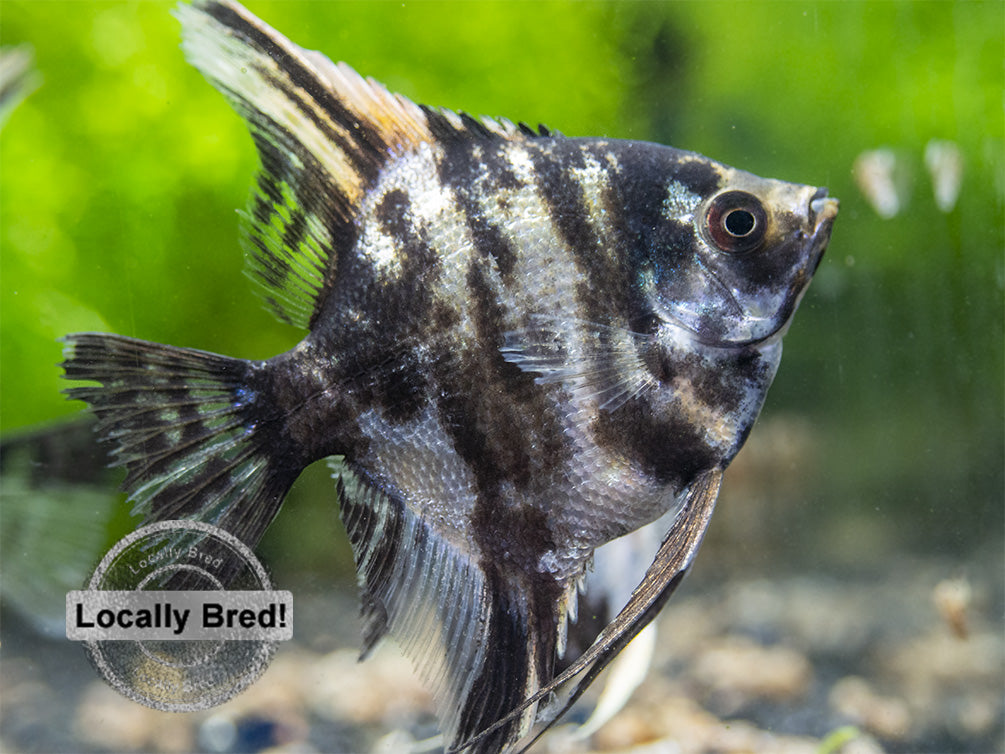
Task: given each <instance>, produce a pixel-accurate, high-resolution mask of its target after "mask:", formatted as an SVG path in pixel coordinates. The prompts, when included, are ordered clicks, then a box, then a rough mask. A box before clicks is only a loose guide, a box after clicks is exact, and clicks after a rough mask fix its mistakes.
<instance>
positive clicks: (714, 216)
mask: <svg viewBox="0 0 1005 754" xmlns="http://www.w3.org/2000/svg"><path fill="white" fill-rule="evenodd" d="M705 225H706V228H707V230H708V235H709V237H710V238H711V240H712V243H714V244H715V245H716V246H717V247H719V249H721V250H722V251H726V252H729V253H731V254H739V253H742V252H746V251H752V250H753V249H756V248H757V247H758V246H759V245H760V244H761V241H763V240H764V234H765V232H766V231H767V229H768V215H767V213H766V212H765V211H764V206H763V205H762V204H761V202H760V200H759V199H758V198H757V197H756V196H754V195H753V194H748V193H747V192H746V191H726V192H725V193H722V194H719V195H718V196H717V197H715V198H714V199H713V200H712V202H711V204H709V206H708V211H707V212H706V213H705Z"/></svg>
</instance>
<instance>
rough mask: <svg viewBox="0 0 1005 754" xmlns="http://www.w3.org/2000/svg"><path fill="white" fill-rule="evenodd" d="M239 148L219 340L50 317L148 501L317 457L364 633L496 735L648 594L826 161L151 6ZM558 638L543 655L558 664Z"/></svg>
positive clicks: (748, 384)
mask: <svg viewBox="0 0 1005 754" xmlns="http://www.w3.org/2000/svg"><path fill="white" fill-rule="evenodd" d="M177 15H178V17H179V18H180V19H181V21H182V26H183V33H184V49H185V52H186V55H187V57H188V59H189V60H190V61H191V62H192V63H193V64H194V65H195V66H196V67H198V68H199V70H201V71H202V73H203V74H204V75H205V76H206V78H207V79H208V80H209V81H210V82H211V83H212V84H213V85H214V86H215V87H216V88H217V89H219V90H220V91H221V92H222V93H223V94H224V95H225V96H226V97H227V99H228V100H229V101H230V102H231V103H232V105H233V106H234V108H235V109H236V110H237V112H238V113H239V114H240V115H241V116H243V117H244V118H245V119H246V120H247V122H248V125H249V128H250V130H251V134H252V136H253V139H254V142H255V145H256V146H257V148H258V151H259V153H260V157H261V161H262V172H261V174H260V176H259V178H258V185H257V190H256V192H255V193H254V195H253V197H252V200H251V203H250V206H249V209H248V211H247V213H246V215H245V217H244V236H245V246H246V249H247V252H248V258H249V267H250V272H251V275H252V277H254V278H256V279H257V280H258V281H259V282H260V283H262V285H263V290H264V298H265V301H266V304H267V305H268V306H269V307H270V308H271V309H272V310H273V311H274V312H275V313H276V314H277V315H278V316H279V317H281V318H282V319H283V320H285V321H287V322H291V323H293V324H296V325H300V326H302V327H304V328H306V329H307V331H308V333H307V336H306V337H305V338H304V339H303V340H302V341H301V342H300V343H299V344H298V345H297V346H296V347H294V348H293V349H292V350H290V351H289V352H287V353H284V354H281V355H279V356H276V357H275V358H273V359H269V360H267V361H246V360H242V359H232V358H227V357H223V356H217V355H215V354H210V353H206V352H202V351H196V350H194V349H185V348H175V347H171V346H162V345H158V344H153V343H147V342H144V341H138V340H134V339H131V338H126V337H122V336H116V335H107V334H97V333H81V334H75V335H71V336H67V338H66V339H65V343H66V345H65V361H64V364H63V366H64V369H65V372H66V376H67V377H68V378H70V379H73V380H87V381H90V382H92V383H94V382H97V383H99V385H93V384H92V385H89V386H81V387H75V388H72V389H71V390H69V391H68V392H69V394H70V396H71V397H73V398H78V399H82V400H85V401H87V402H89V403H90V405H91V407H92V409H93V411H94V412H95V413H96V414H97V416H98V418H99V420H100V421H99V432H100V433H101V434H102V435H103V436H104V437H105V438H107V439H109V440H110V441H112V442H113V443H114V444H115V450H114V454H115V456H114V457H115V459H116V461H117V463H119V464H120V465H123V466H125V468H126V470H127V477H126V481H125V488H126V489H127V490H128V491H129V493H130V495H131V497H132V499H133V500H134V501H135V502H136V503H137V507H138V510H139V511H140V512H142V513H144V514H145V515H146V517H147V518H148V520H163V519H174V518H195V519H200V520H204V521H208V522H211V523H214V524H216V525H218V526H222V527H224V528H226V529H227V530H228V531H230V532H232V533H234V534H235V535H237V536H239V537H240V538H241V539H243V540H244V541H245V542H248V543H250V544H252V545H253V544H254V543H256V542H257V541H258V540H259V539H260V537H261V536H262V534H263V532H264V531H265V529H266V528H267V526H268V525H269V523H270V522H271V521H272V519H273V518H274V516H275V515H276V514H277V512H278V511H279V508H280V505H281V503H282V500H283V498H284V496H285V494H286V492H287V490H288V489H289V486H290V485H291V484H292V482H293V481H294V479H295V478H296V477H297V475H298V474H299V473H300V471H301V470H302V469H303V468H304V467H305V466H307V465H308V464H310V463H311V462H313V461H315V460H317V459H320V458H325V457H329V456H331V457H334V458H335V460H334V461H333V463H334V465H335V468H336V470H337V472H338V479H339V481H338V492H339V501H340V513H341V517H342V520H343V523H344V525H345V527H346V530H347V532H348V534H349V538H350V541H351V543H352V546H353V550H354V554H355V559H356V566H357V570H358V576H359V582H360V587H361V591H362V609H363V615H364V634H365V635H364V653H365V652H367V651H369V649H370V648H371V647H372V646H373V645H374V643H375V642H376V641H377V640H379V639H380V638H381V637H382V636H384V635H386V634H388V633H390V634H391V635H393V636H395V637H396V638H397V639H398V640H399V642H400V643H401V644H402V646H403V648H404V651H405V652H406V653H407V654H409V655H410V656H411V657H412V659H413V660H414V661H415V662H416V664H417V666H418V667H419V669H420V671H421V672H422V673H423V674H424V675H425V677H426V678H427V679H428V680H429V682H430V683H431V684H432V685H433V687H434V690H435V695H436V698H437V701H438V704H439V710H440V718H441V724H442V727H443V730H444V732H445V734H446V736H447V739H448V741H449V743H450V746H451V747H452V748H467V749H469V750H471V751H478V752H495V751H504V750H509V749H511V748H513V747H514V746H515V745H517V743H518V742H519V741H520V740H521V738H522V737H523V736H525V735H527V733H528V731H529V730H530V729H531V727H532V725H533V722H534V720H535V716H536V715H537V714H538V713H540V716H541V718H542V719H544V721H545V722H550V721H553V720H554V719H555V717H556V715H555V712H554V710H553V709H552V710H551V711H548V710H546V709H545V708H544V707H543V706H540V708H539V702H540V701H541V700H543V699H546V698H547V697H548V696H549V695H550V694H551V692H553V691H554V690H555V689H556V688H559V687H562V688H568V689H571V692H570V693H569V694H568V697H569V699H570V701H569V702H568V703H570V704H571V701H572V700H574V698H575V697H577V696H578V695H579V693H581V692H582V690H583V689H584V688H585V687H586V685H588V684H589V682H590V681H592V679H593V678H594V677H595V675H596V674H597V673H598V672H599V671H600V669H602V668H603V666H605V665H606V664H607V663H608V662H609V661H610V659H611V658H612V657H613V656H614V655H615V654H616V653H617V652H618V651H619V650H620V649H621V648H622V647H623V646H624V645H625V644H626V643H627V642H628V640H630V639H631V637H632V636H634V635H635V634H636V633H637V632H638V631H639V630H640V629H641V628H642V626H644V625H645V624H646V623H647V622H648V621H650V620H651V619H652V617H653V616H654V615H655V614H656V612H658V610H659V609H660V607H661V606H662V604H663V603H664V602H665V600H666V598H667V597H668V596H669V594H670V592H671V591H672V590H673V588H674V587H675V586H676V585H677V583H679V581H680V578H681V577H682V575H683V574H684V572H685V571H686V570H687V567H688V565H689V564H690V562H691V558H692V557H693V556H694V552H695V551H696V549H697V547H698V543H699V542H700V540H701V535H702V533H703V532H704V528H705V525H706V524H707V521H708V516H709V515H710V513H711V509H712V505H713V503H714V501H715V497H716V494H717V491H718V487H719V480H720V477H721V474H722V470H723V469H724V468H725V467H726V465H727V464H728V463H729V461H730V460H731V459H732V458H733V456H734V455H735V454H736V452H737V451H738V450H739V448H740V446H741V445H742V444H743V442H744V440H745V439H746V437H747V434H748V432H749V431H750V429H751V426H752V425H753V423H754V420H755V418H756V417H757V414H758V412H759V410H760V408H761V405H762V403H763V400H764V397H765V393H766V391H767V389H768V386H769V385H770V383H771V381H772V378H773V377H774V374H775V370H776V368H777V366H778V361H779V358H780V356H781V349H782V344H781V338H782V335H783V334H784V332H785V330H786V328H787V326H788V323H789V321H790V318H791V316H792V313H793V311H794V310H795V308H796V306H797V304H798V302H799V299H800V297H801V296H802V294H803V292H804V291H805V289H806V286H807V284H808V283H809V281H810V278H811V277H812V275H813V272H814V271H815V269H816V267H817V264H818V263H819V261H820V258H821V255H822V254H823V251H824V248H825V246H826V244H827V241H828V239H829V236H830V230H831V224H832V222H833V220H834V217H835V215H836V213H837V202H836V200H834V199H831V198H828V197H827V196H826V191H825V190H823V189H818V188H815V187H811V186H802V185H795V184H789V183H783V182H780V181H774V180H766V179H762V178H758V177H756V176H753V175H750V174H748V173H744V172H742V171H739V170H735V169H733V168H730V167H727V166H725V165H722V164H719V163H717V162H714V161H712V160H709V159H707V158H705V157H702V156H700V155H697V154H694V153H690V152H685V151H681V150H677V149H673V148H669V147H665V146H660V145H656V144H649V143H641V142H632V141H618V140H612V139H599V138H566V137H564V136H561V135H560V134H557V133H552V132H550V131H548V130H547V129H546V128H544V127H540V128H539V129H537V130H533V129H530V128H528V127H527V126H525V125H522V124H521V125H514V124H512V123H510V122H508V121H504V120H493V119H475V118H472V117H470V116H467V115H464V114H457V113H454V112H450V111H446V110H440V109H433V108H429V107H420V106H417V105H415V104H413V103H412V102H410V101H409V100H407V99H405V98H404V97H401V96H399V95H394V94H391V93H389V92H388V91H387V90H386V89H384V88H383V87H382V86H381V85H380V84H378V83H376V82H374V81H372V80H369V79H363V78H362V77H360V76H359V75H358V74H356V73H355V72H354V71H353V70H352V69H351V68H349V67H348V66H346V65H345V64H335V63H332V62H331V61H330V60H328V59H327V58H325V57H323V56H322V55H320V54H318V53H316V52H310V51H305V50H303V49H301V48H299V47H297V46H296V45H294V44H292V43H291V42H289V41H288V40H287V39H285V38H284V37H283V36H282V35H280V34H279V33H277V32H276V31H274V30H273V29H271V28H269V27H268V26H266V25H265V24H264V23H262V22H261V21H260V20H258V19H257V18H255V17H254V16H253V15H251V14H250V13H248V12H247V11H246V10H245V9H243V8H242V7H240V6H239V5H237V4H236V3H230V2H213V1H208V2H205V1H197V2H196V3H195V4H194V5H191V6H187V5H186V6H182V7H180V8H179V9H178V11H177ZM675 509H676V510H678V511H679V512H678V514H677V517H676V519H674V523H673V525H672V526H671V528H670V531H668V533H667V537H666V539H665V540H664V543H663V546H662V547H661V549H660V552H659V554H658V555H657V558H656V561H655V562H654V563H653V565H652V567H651V568H650V569H649V572H648V573H647V575H646V577H645V579H644V580H643V582H642V583H641V584H640V585H639V587H638V589H636V591H635V593H634V594H633V596H632V599H631V600H630V601H629V604H628V605H626V606H625V609H624V610H623V611H622V613H621V614H619V615H618V616H617V618H616V619H615V620H613V621H612V622H611V624H610V625H609V626H608V627H607V629H605V630H604V632H603V633H602V634H601V635H600V636H599V637H598V639H597V641H596V642H595V643H594V645H593V646H592V647H591V648H590V649H589V650H588V651H587V652H585V653H584V654H583V655H582V656H580V657H579V658H568V659H563V654H564V649H565V643H566V635H567V631H568V630H569V625H570V622H573V621H574V620H575V611H576V601H577V588H578V587H579V585H580V584H581V583H582V581H583V577H584V573H585V572H586V569H587V568H588V567H589V564H590V561H591V556H592V553H593V551H594V549H595V548H597V547H598V546H601V545H603V544H604V543H607V542H610V541H611V540H613V539H615V538H617V537H619V536H621V535H624V534H626V533H628V532H632V531H634V530H636V529H638V528H639V527H641V526H643V525H645V524H648V523H650V522H652V521H654V520H656V519H657V518H659V517H660V516H663V515H664V514H666V513H667V512H668V511H671V510H675ZM563 662H565V663H570V664H569V665H568V667H567V668H566V669H565V670H564V671H562V670H561V667H562V663H563Z"/></svg>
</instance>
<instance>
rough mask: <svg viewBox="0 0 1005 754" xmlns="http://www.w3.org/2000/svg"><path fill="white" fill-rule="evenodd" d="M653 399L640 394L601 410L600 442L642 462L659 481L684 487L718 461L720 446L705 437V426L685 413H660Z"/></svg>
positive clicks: (595, 429) (596, 431) (597, 423)
mask: <svg viewBox="0 0 1005 754" xmlns="http://www.w3.org/2000/svg"><path fill="white" fill-rule="evenodd" d="M651 400H654V399H653V398H647V397H639V398H636V399H633V400H630V401H627V402H625V403H624V404H623V405H621V406H619V407H618V408H617V409H615V410H614V411H610V412H601V413H600V414H599V415H598V416H597V418H596V419H595V420H594V422H593V424H592V429H593V433H594V436H595V437H596V439H597V442H598V444H600V445H602V446H603V447H606V448H608V449H609V450H611V451H613V452H614V453H616V454H619V455H623V456H624V457H627V458H629V459H631V460H633V461H634V462H636V463H638V464H639V465H640V467H641V468H642V470H643V471H645V472H646V473H647V474H648V475H649V476H650V477H651V478H652V479H654V480H655V481H656V482H657V483H659V484H669V485H672V486H673V488H674V489H677V490H680V489H682V488H683V487H685V486H687V485H688V484H690V482H691V480H692V479H694V477H695V476H696V475H697V474H698V473H699V472H700V471H702V470H704V469H708V468H710V467H713V466H715V465H716V463H717V462H718V459H719V455H718V450H717V449H715V448H712V447H710V446H709V445H708V443H707V442H706V441H705V440H704V438H703V437H702V432H701V430H702V428H701V427H695V426H694V425H693V424H692V423H690V422H689V421H687V420H686V419H685V418H683V417H679V416H669V417H667V416H660V415H659V411H658V409H656V408H654V407H653V406H652V405H651V403H650V401H651Z"/></svg>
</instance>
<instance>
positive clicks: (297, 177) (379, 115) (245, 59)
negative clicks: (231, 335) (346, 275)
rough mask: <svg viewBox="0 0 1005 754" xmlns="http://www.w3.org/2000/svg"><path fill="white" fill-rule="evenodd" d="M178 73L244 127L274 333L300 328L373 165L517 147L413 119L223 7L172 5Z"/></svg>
mask: <svg viewBox="0 0 1005 754" xmlns="http://www.w3.org/2000/svg"><path fill="white" fill-rule="evenodd" d="M176 15H177V17H178V18H179V20H180V21H181V23H182V28H183V37H184V41H183V45H182V46H183V48H184V50H185V55H186V57H187V58H188V60H189V62H190V63H192V64H193V65H194V66H195V67H196V68H198V69H199V70H200V71H201V72H202V74H203V75H204V76H205V77H206V78H207V79H208V80H209V82H210V83H211V84H213V86H214V87H216V88H217V89H218V90H219V91H220V92H221V93H222V94H223V95H224V96H225V97H226V98H227V99H228V100H229V101H230V103H231V105H232V106H233V107H234V109H235V110H236V111H237V112H238V113H239V114H240V115H241V116H242V117H243V118H244V119H245V120H246V121H247V122H248V127H249V129H250V130H251V135H252V138H253V139H254V141H255V146H256V147H257V149H258V152H259V155H260V157H261V161H262V172H261V174H260V175H259V177H258V186H257V191H256V192H255V193H254V195H253V196H252V198H251V202H250V206H249V208H248V212H247V213H246V214H245V215H244V237H245V249H246V251H247V253H248V266H249V270H248V271H249V274H250V275H251V277H252V278H253V279H254V280H256V281H257V282H259V283H260V284H262V285H263V286H264V289H265V291H264V298H265V302H266V304H267V305H268V307H269V308H270V309H271V310H272V311H273V313H275V314H276V316H278V317H279V318H280V319H281V320H283V321H284V322H288V323H290V324H294V325H297V326H300V327H309V326H310V325H311V323H312V320H313V317H314V316H315V315H316V313H317V312H318V310H319V308H320V299H321V298H322V294H323V292H324V291H325V290H327V289H328V287H329V286H330V283H331V281H332V280H333V279H334V276H335V274H336V268H337V257H338V254H339V252H346V251H348V250H349V249H350V248H351V247H352V244H353V241H354V239H355V233H356V228H355V219H356V213H357V212H358V210H359V207H360V203H361V201H362V199H363V197H364V196H365V194H366V192H367V191H368V190H369V188H370V187H371V186H372V185H373V183H374V181H375V180H376V178H377V175H378V174H379V173H380V171H381V170H382V169H383V167H384V166H385V164H387V163H388V162H389V161H392V160H394V159H396V158H398V157H400V156H402V155H403V154H406V153H408V152H409V151H410V150H412V149H414V148H415V147H416V146H417V145H418V144H421V143H423V142H431V141H435V140H437V139H441V138H455V139H456V138H485V137H486V136H491V137H497V138H498V137H503V138H514V137H516V138H525V137H526V134H525V133H523V132H521V131H520V129H518V128H517V127H516V126H514V125H513V124H512V123H509V122H508V121H504V120H492V119H487V118H482V119H480V120H476V119H474V118H470V117H469V116H466V115H463V114H461V115H459V114H457V113H453V112H450V111H447V110H439V109H432V108H422V107H419V106H418V105H416V104H414V103H413V102H411V101H410V100H408V99H407V98H405V97H402V96H401V95H398V94H392V93H391V92H388V91H387V89H385V88H384V87H383V86H382V85H381V84H379V83H377V82H376V81H373V80H372V79H364V78H363V77H362V76H360V75H359V74H358V73H356V72H355V71H354V70H353V69H352V68H350V67H349V66H348V65H346V64H345V63H333V62H331V61H330V60H329V59H328V58H326V57H325V56H324V55H322V54H320V53H318V52H312V51H308V50H304V49H302V48H300V47H298V46H297V45H295V44H293V43H292V42H290V41H289V40H288V39H287V38H286V37H284V36H283V35H282V34H280V33H279V32H277V31H276V30H275V29H272V28H271V27H269V26H268V25H266V24H265V23H263V22H262V21H261V20H259V19H258V18H256V17H255V16H254V15H253V14H251V13H250V12H248V11H247V10H246V9H245V8H243V7H241V6H240V5H239V4H237V3H234V2H228V1H227V0H196V2H195V3H193V4H192V5H180V6H179V7H178V9H177V10H176Z"/></svg>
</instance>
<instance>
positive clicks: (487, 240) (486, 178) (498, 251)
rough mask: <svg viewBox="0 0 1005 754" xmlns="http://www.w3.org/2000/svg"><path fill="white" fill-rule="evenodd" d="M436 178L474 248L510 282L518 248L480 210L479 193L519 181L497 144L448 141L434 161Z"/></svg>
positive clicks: (518, 185) (512, 186)
mask: <svg viewBox="0 0 1005 754" xmlns="http://www.w3.org/2000/svg"><path fill="white" fill-rule="evenodd" d="M437 167H438V175H439V178H440V182H441V183H442V184H443V185H444V186H446V187H449V188H450V189H451V190H452V192H453V196H454V198H455V200H456V202H457V207H458V209H459V210H460V211H461V213H462V214H463V215H464V220H465V223H466V224H467V228H468V231H469V233H470V234H471V240H472V242H473V243H474V246H475V252H476V253H477V254H478V255H480V256H482V257H491V258H492V259H493V260H495V263H496V268H497V269H498V270H499V274H500V275H501V276H502V279H503V282H504V283H506V284H511V283H513V279H512V273H513V267H514V265H515V264H516V261H517V255H518V251H517V250H516V249H515V248H513V245H512V244H511V243H510V241H509V239H507V238H506V236H505V234H504V233H503V232H502V230H501V229H500V228H499V226H498V224H496V223H495V222H494V221H493V219H492V217H491V216H490V215H486V213H485V212H484V211H483V210H482V208H481V206H480V204H479V197H480V196H484V195H485V194H489V195H492V194H494V193H495V192H497V191H499V190H500V189H502V190H519V189H522V188H523V187H524V184H523V182H522V181H521V180H520V179H518V178H517V177H516V175H515V174H514V173H513V169H512V166H511V165H510V164H509V161H508V160H507V159H506V158H505V157H504V156H503V154H502V152H501V150H500V149H499V148H498V146H486V147H485V148H484V149H482V150H479V151H478V152H477V153H476V151H475V150H474V149H472V148H471V144H470V143H469V142H467V141H462V142H459V141H453V142H448V143H447V144H446V145H445V147H444V155H443V157H442V159H440V161H439V164H438V166H437Z"/></svg>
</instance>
